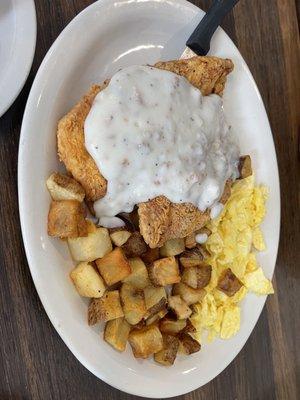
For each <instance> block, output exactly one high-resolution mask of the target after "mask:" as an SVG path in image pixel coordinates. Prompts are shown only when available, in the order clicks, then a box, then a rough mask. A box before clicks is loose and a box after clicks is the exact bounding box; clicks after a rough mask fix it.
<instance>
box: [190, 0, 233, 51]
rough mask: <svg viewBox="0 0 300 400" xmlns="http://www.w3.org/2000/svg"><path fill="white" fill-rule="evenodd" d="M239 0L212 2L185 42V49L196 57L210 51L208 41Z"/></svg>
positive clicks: (216, 0)
mask: <svg viewBox="0 0 300 400" xmlns="http://www.w3.org/2000/svg"><path fill="white" fill-rule="evenodd" d="M238 1H239V0H214V1H213V3H212V5H211V7H210V8H209V10H208V11H207V13H206V14H205V15H204V17H203V18H202V20H201V21H200V23H199V24H198V25H197V27H196V29H195V30H194V32H193V33H192V34H191V36H190V37H189V39H188V40H187V42H186V45H187V47H189V48H190V49H191V50H193V52H194V53H196V54H198V56H205V55H206V54H207V53H208V52H209V49H210V41H211V38H212V35H213V34H214V32H215V30H216V29H217V27H218V26H219V25H220V24H221V22H222V20H223V18H224V17H225V15H226V14H228V13H229V11H231V10H232V8H233V7H234V6H235V5H236V3H237V2H238Z"/></svg>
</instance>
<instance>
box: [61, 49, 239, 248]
mask: <svg viewBox="0 0 300 400" xmlns="http://www.w3.org/2000/svg"><path fill="white" fill-rule="evenodd" d="M155 67H156V68H160V69H164V70H168V71H171V72H174V73H176V74H178V75H181V76H184V77H185V78H186V79H187V80H188V81H189V82H190V83H191V84H192V85H194V86H195V87H197V88H198V89H200V90H201V92H202V94H203V95H208V94H211V93H216V94H219V95H222V93H223V90H224V87H225V82H226V76H227V75H228V74H229V73H230V72H231V71H232V70H233V63H232V61H231V60H229V59H221V58H217V57H192V58H190V59H187V60H174V61H167V62H158V63H156V64H155ZM108 83H109V81H108V80H106V81H105V82H104V83H103V84H102V85H101V86H92V87H91V89H90V90H89V92H88V93H87V94H86V96H84V97H83V98H82V100H81V101H80V102H79V103H78V104H77V105H76V106H75V107H74V108H73V109H72V110H71V111H70V112H69V113H68V114H67V115H66V116H65V117H63V118H62V119H61V121H60V122H59V125H58V132H57V143H58V154H59V157H60V159H61V160H62V161H63V162H64V164H65V165H66V168H67V170H68V171H70V172H71V174H72V175H73V176H74V178H75V179H76V180H78V182H80V183H81V185H82V186H83V188H84V190H85V192H86V198H87V200H92V201H95V200H97V199H99V198H101V197H103V196H104V195H105V193H106V189H107V182H106V180H105V178H104V177H103V176H102V175H101V173H100V172H99V170H98V168H97V166H96V164H95V162H94V160H93V159H92V158H91V156H90V155H89V154H88V152H87V150H86V148H85V145H84V121H85V118H86V117H87V115H88V113H89V111H90V108H91V106H92V102H93V100H94V98H95V96H96V95H97V94H98V93H99V92H100V91H101V90H103V89H104V88H105V87H106V86H107V85H108ZM139 216H140V229H141V233H142V235H143V236H144V239H145V241H146V242H147V243H148V245H149V246H150V247H151V248H154V247H156V246H162V245H163V244H164V243H165V241H166V240H169V239H173V238H179V237H180V238H182V237H185V236H187V235H189V234H190V233H192V232H194V231H195V230H197V229H200V228H201V227H202V226H203V225H204V224H205V223H206V222H207V221H208V219H209V216H208V213H204V214H203V213H201V212H200V211H199V210H198V209H197V208H196V207H194V206H193V205H191V204H172V203H171V202H170V201H169V200H168V199H166V198H164V197H163V196H159V197H157V198H156V199H153V200H151V201H150V202H148V203H143V204H142V205H141V206H140V207H139ZM149 222H150V224H149Z"/></svg>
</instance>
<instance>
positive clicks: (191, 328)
mask: <svg viewBox="0 0 300 400" xmlns="http://www.w3.org/2000/svg"><path fill="white" fill-rule="evenodd" d="M196 331H197V329H196V328H195V327H194V325H193V324H192V323H191V320H190V319H187V320H186V326H185V327H184V329H183V330H182V333H195V332H196Z"/></svg>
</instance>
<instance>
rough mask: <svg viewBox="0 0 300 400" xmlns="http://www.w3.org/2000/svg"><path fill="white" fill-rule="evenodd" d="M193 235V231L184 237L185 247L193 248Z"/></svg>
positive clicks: (194, 245) (194, 240)
mask: <svg viewBox="0 0 300 400" xmlns="http://www.w3.org/2000/svg"><path fill="white" fill-rule="evenodd" d="M195 236H196V234H195V232H193V233H191V234H190V235H188V236H187V237H186V238H185V239H184V244H185V247H186V248H187V249H193V248H194V247H196V246H197V242H196V239H195Z"/></svg>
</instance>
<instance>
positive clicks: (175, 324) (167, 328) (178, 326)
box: [159, 317, 187, 335]
mask: <svg viewBox="0 0 300 400" xmlns="http://www.w3.org/2000/svg"><path fill="white" fill-rule="evenodd" d="M186 321H187V320H186V319H171V318H168V317H165V318H163V319H162V320H161V321H159V329H160V331H161V332H162V333H168V334H169V335H177V333H179V332H181V331H182V330H183V329H184V328H185V327H186V323H187V322H186Z"/></svg>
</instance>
